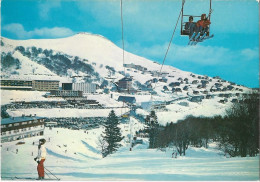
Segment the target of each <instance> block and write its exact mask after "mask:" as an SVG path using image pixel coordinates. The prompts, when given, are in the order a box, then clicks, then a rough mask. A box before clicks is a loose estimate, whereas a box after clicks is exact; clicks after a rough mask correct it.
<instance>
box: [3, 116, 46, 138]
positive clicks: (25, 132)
mask: <svg viewBox="0 0 260 182" xmlns="http://www.w3.org/2000/svg"><path fill="white" fill-rule="evenodd" d="M44 121H45V118H44V117H37V116H33V117H31V116H24V115H23V116H22V117H12V118H4V119H2V120H1V142H10V141H14V140H20V139H23V138H28V137H33V136H40V135H43V133H44Z"/></svg>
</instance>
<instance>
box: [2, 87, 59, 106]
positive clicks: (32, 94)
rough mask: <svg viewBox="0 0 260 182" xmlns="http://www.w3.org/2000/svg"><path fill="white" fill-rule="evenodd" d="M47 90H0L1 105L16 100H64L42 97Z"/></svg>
mask: <svg viewBox="0 0 260 182" xmlns="http://www.w3.org/2000/svg"><path fill="white" fill-rule="evenodd" d="M46 93H47V92H41V91H19V90H1V105H5V104H10V103H11V102H18V101H27V102H30V101H64V99H62V98H58V97H57V98H46V97H43V95H45V94H46Z"/></svg>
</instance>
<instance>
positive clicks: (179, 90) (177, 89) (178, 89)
mask: <svg viewBox="0 0 260 182" xmlns="http://www.w3.org/2000/svg"><path fill="white" fill-rule="evenodd" d="M174 92H182V90H181V88H175V90H174Z"/></svg>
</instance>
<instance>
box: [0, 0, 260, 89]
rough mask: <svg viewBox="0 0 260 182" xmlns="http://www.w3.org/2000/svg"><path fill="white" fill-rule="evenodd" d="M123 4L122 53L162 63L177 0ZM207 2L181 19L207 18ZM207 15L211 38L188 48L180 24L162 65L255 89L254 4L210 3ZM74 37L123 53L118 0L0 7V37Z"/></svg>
mask: <svg viewBox="0 0 260 182" xmlns="http://www.w3.org/2000/svg"><path fill="white" fill-rule="evenodd" d="M122 2H123V3H122V9H123V25H124V30H123V33H124V47H125V50H126V51H128V52H131V53H134V54H136V55H139V56H142V57H145V58H148V59H151V60H153V61H157V62H158V63H162V62H163V59H164V56H165V54H166V50H167V47H168V44H169V42H170V39H171V36H172V32H173V30H174V27H175V25H176V23H177V20H178V16H179V13H180V10H181V4H182V2H181V0H122ZM209 2H210V0H186V1H185V5H184V14H186V15H195V16H200V15H201V14H202V13H206V14H208V12H209ZM212 9H213V12H212V15H211V26H210V33H211V34H214V37H213V38H212V39H208V40H206V41H204V42H202V43H199V44H197V45H196V46H188V45H187V44H188V42H189V40H188V37H187V36H181V35H180V27H181V22H180V21H179V22H178V25H177V29H176V32H175V34H174V37H173V40H172V43H171V46H170V49H169V52H168V54H167V57H166V59H165V65H171V66H174V67H176V68H178V69H181V70H183V71H189V72H193V73H196V74H201V75H209V76H220V77H221V78H223V79H225V80H228V81H232V82H235V83H237V84H241V85H244V86H247V87H251V88H255V87H259V2H257V1H256V0H212ZM197 20H198V19H195V21H197ZM184 21H187V19H185V18H184ZM78 32H89V33H93V34H100V35H103V36H105V37H106V38H108V39H109V40H111V41H112V42H114V43H115V44H116V45H118V46H119V47H121V48H122V29H121V16H120V0H2V1H1V36H3V37H7V38H10V39H22V40H24V39H45V38H61V37H68V36H72V35H74V34H76V33H78Z"/></svg>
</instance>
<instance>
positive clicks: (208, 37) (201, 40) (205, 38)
mask: <svg viewBox="0 0 260 182" xmlns="http://www.w3.org/2000/svg"><path fill="white" fill-rule="evenodd" d="M212 37H214V34H212V35H210V36H207V37H206V36H205V37H204V38H202V39H200V40H198V41H196V42H195V44H194V45H196V44H197V43H198V42H203V41H204V40H207V39H210V38H212Z"/></svg>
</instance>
